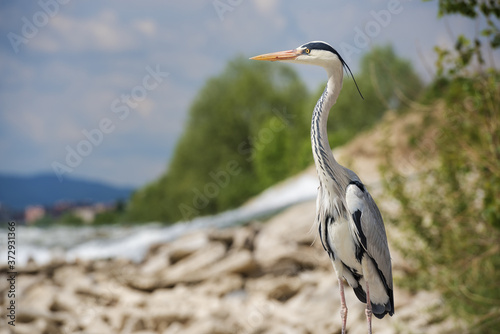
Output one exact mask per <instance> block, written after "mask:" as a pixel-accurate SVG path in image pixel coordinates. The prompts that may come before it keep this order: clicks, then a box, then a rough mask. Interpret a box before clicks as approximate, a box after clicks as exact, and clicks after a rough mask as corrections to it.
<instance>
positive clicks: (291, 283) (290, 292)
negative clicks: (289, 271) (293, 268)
mask: <svg viewBox="0 0 500 334" xmlns="http://www.w3.org/2000/svg"><path fill="white" fill-rule="evenodd" d="M302 286H303V281H302V280H301V279H300V278H298V277H290V276H271V275H266V276H263V277H259V278H257V279H250V280H248V282H247V284H246V286H245V287H246V290H247V291H248V293H250V294H263V295H264V296H265V297H266V298H267V299H269V300H277V301H279V302H286V301H287V300H289V299H290V298H292V297H293V296H294V295H295V294H297V292H298V291H299V290H300V289H301V288H302Z"/></svg>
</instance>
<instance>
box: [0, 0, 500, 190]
mask: <svg viewBox="0 0 500 334" xmlns="http://www.w3.org/2000/svg"><path fill="white" fill-rule="evenodd" d="M480 24H481V23H478V22H475V21H472V20H468V19H464V18H461V17H449V18H446V19H438V17H437V2H436V1H430V2H422V1H415V0H414V1H398V0H383V1H379V0H372V1H362V2H361V1H357V2H354V1H347V0H345V1H331V0H330V1H327V0H313V1H307V2H306V1H285V0H206V1H202V0H187V1H160V0H143V1H132V0H121V1H76V0H39V1H14V0H5V1H2V2H1V4H0V36H1V38H0V173H9V174H13V173H15V174H23V175H31V174H35V173H40V172H50V173H53V174H54V175H55V176H57V177H58V178H59V180H60V181H61V182H64V179H65V178H67V177H79V178H88V179H93V180H100V181H105V182H108V183H111V184H114V185H119V186H133V187H140V186H143V185H145V184H146V183H148V182H152V181H154V180H155V179H156V178H158V177H159V176H160V175H161V174H162V173H164V171H165V170H166V169H167V168H168V162H169V159H170V158H171V157H172V154H173V151H174V149H175V145H176V142H177V139H178V138H179V136H180V135H181V134H182V131H183V127H184V125H185V122H186V119H187V115H188V111H189V107H190V104H191V102H192V100H193V98H194V97H195V96H196V94H197V92H198V91H199V89H200V88H201V87H203V85H204V83H205V82H206V80H207V79H208V78H210V77H213V76H216V75H218V74H219V73H220V72H221V71H222V70H223V69H224V67H225V65H226V63H227V62H228V61H229V60H231V59H232V58H234V57H236V56H241V55H243V56H248V57H250V56H254V55H257V54H261V53H268V52H272V51H280V50H288V49H293V48H295V47H297V46H299V45H301V44H303V43H306V42H308V41H313V40H324V41H326V42H328V43H330V44H331V45H332V46H333V47H334V48H336V49H337V51H339V52H340V54H341V55H342V56H343V58H344V59H345V60H346V61H347V63H348V64H349V66H350V68H351V69H352V70H353V72H354V73H355V72H356V71H357V69H358V67H359V60H360V58H361V56H362V55H363V54H364V53H366V52H368V51H370V49H371V48H372V47H373V46H375V45H385V44H388V43H390V44H392V45H393V46H394V49H395V51H396V53H397V54H398V55H399V56H401V57H404V58H407V59H408V60H410V61H411V62H412V64H413V66H414V68H415V69H416V71H417V72H418V74H419V75H420V76H421V78H422V79H423V80H424V81H426V82H429V81H430V80H431V78H432V76H433V74H434V73H435V68H434V63H435V60H436V56H435V53H434V51H433V47H434V46H435V45H441V46H450V45H453V42H452V41H453V40H454V37H456V35H458V34H459V33H465V34H466V35H468V36H474V34H477V31H478V25H480ZM493 58H494V60H495V61H496V63H497V64H499V63H500V57H499V55H498V53H494V54H493ZM295 69H296V70H297V71H298V73H299V74H300V76H301V78H302V79H303V80H304V82H305V83H306V84H307V86H308V88H309V89H310V90H311V91H315V90H317V88H318V87H319V86H320V85H321V84H324V82H325V80H326V77H325V74H324V73H323V71H322V69H320V68H319V69H315V68H312V67H308V66H300V65H298V66H296V67H295Z"/></svg>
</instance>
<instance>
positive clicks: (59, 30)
mask: <svg viewBox="0 0 500 334" xmlns="http://www.w3.org/2000/svg"><path fill="white" fill-rule="evenodd" d="M141 26H142V29H146V30H147V29H151V28H153V29H154V27H149V28H148V27H147V24H146V25H145V24H144V23H142V25H141ZM134 37H135V36H134V34H133V33H131V29H130V28H127V29H124V27H123V26H120V24H119V22H118V19H117V16H116V14H115V12H113V11H111V10H103V11H101V12H100V13H99V14H98V15H97V16H95V17H90V18H75V17H71V16H67V15H64V14H63V13H60V14H59V15H56V16H55V17H54V18H52V20H51V21H50V24H49V25H48V26H47V28H46V29H44V30H41V32H40V33H39V36H36V37H35V38H33V40H32V41H30V43H29V46H30V47H32V48H33V49H35V50H38V51H43V52H49V53H56V52H84V51H102V52H110V51H123V50H127V49H130V48H132V47H133V46H134V45H136V41H135V39H134Z"/></svg>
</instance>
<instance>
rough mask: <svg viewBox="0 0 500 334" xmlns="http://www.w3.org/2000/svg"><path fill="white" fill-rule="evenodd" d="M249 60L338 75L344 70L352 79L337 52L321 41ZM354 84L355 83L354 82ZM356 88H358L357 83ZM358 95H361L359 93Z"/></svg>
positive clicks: (347, 67)
mask: <svg viewBox="0 0 500 334" xmlns="http://www.w3.org/2000/svg"><path fill="white" fill-rule="evenodd" d="M250 59H254V60H268V61H281V62H287V63H296V64H311V65H318V66H321V67H323V68H325V69H326V70H327V72H328V73H335V72H337V73H338V71H340V73H342V69H343V68H345V69H346V70H349V73H351V76H352V78H353V79H354V76H353V75H352V72H351V69H350V68H349V66H348V65H347V63H346V62H345V61H344V59H342V57H341V56H340V54H339V53H338V52H337V50H335V49H334V48H333V47H332V46H331V45H330V44H328V43H326V42H321V41H314V42H309V43H306V44H303V45H301V46H299V47H298V48H296V49H293V50H287V51H279V52H273V53H266V54H262V55H259V56H255V57H252V58H250ZM354 82H355V83H356V81H355V80H354ZM356 87H358V85H357V83H356ZM358 91H359V88H358ZM359 94H360V95H361V92H359ZM361 97H363V95H361Z"/></svg>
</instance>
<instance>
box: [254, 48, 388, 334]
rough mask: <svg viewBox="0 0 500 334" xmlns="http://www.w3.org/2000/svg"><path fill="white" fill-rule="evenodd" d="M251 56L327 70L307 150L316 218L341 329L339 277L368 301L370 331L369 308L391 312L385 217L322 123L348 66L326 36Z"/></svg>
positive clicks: (343, 306) (377, 313) (343, 309)
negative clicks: (315, 182)
mask: <svg viewBox="0 0 500 334" xmlns="http://www.w3.org/2000/svg"><path fill="white" fill-rule="evenodd" d="M252 59H256V60H269V61H285V62H291V63H302V64H312V65H319V66H322V67H323V68H324V69H325V70H326V71H327V74H328V82H327V85H326V87H325V90H324V92H323V94H322V95H321V97H320V98H319V100H318V102H317V103H316V106H315V108H314V111H313V115H312V121H311V145H312V152H313V157H314V162H315V164H316V171H317V173H318V178H319V183H320V186H319V189H318V197H317V202H316V224H317V226H318V231H319V235H320V239H321V244H322V245H323V248H324V249H325V251H326V252H327V253H328V255H329V257H330V259H331V261H332V264H333V267H334V268H335V272H336V273H337V278H338V281H339V290H340V296H341V316H342V333H345V328H346V319H347V306H346V304H345V297H344V288H343V282H342V280H343V279H345V280H346V281H347V282H348V283H349V285H350V286H351V287H352V288H353V290H354V293H355V294H356V296H357V297H358V299H359V300H360V301H361V302H363V303H367V305H366V311H365V313H366V318H367V322H368V332H369V333H371V315H372V313H373V314H375V316H376V317H378V318H383V317H384V316H385V315H386V314H389V315H391V316H392V315H393V314H394V296H393V285H392V268H391V257H390V253H389V247H388V243H387V237H386V232H385V228H384V222H383V220H382V215H381V214H380V211H379V209H378V207H377V205H376V204H375V201H374V200H373V198H372V197H371V195H370V194H369V192H368V190H367V189H366V187H365V186H364V185H363V183H362V182H361V180H360V179H359V177H358V176H357V175H356V174H355V173H354V172H353V171H351V170H350V169H348V168H345V167H343V166H341V165H340V164H339V163H337V161H336V160H335V158H334V156H333V154H332V150H331V148H330V145H329V143H328V136H327V128H326V125H327V120H328V114H329V111H330V108H331V107H332V106H333V105H334V104H335V102H336V101H337V98H338V96H339V94H340V90H341V89H342V81H343V70H344V68H346V69H347V70H349V72H350V69H349V67H348V66H347V64H346V63H345V61H344V60H343V59H342V57H341V56H340V54H339V53H338V52H337V51H336V50H335V49H333V48H332V47H331V46H330V45H328V44H327V43H325V42H309V43H306V44H304V45H301V46H300V47H298V48H296V49H293V50H289V51H282V52H275V53H270V54H264V55H260V56H256V57H253V58H252ZM351 75H352V73H351ZM353 79H354V77H353ZM354 82H355V83H356V81H354ZM356 87H357V84H356ZM358 91H359V89H358ZM360 95H361V92H360Z"/></svg>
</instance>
